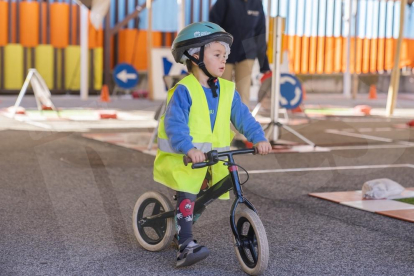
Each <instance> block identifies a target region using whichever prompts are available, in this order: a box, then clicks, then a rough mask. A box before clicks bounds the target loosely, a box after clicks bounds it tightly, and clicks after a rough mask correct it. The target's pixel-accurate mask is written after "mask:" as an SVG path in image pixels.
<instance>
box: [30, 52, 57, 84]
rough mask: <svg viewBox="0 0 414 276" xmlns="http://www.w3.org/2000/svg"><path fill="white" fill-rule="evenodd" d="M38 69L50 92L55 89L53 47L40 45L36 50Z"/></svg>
mask: <svg viewBox="0 0 414 276" xmlns="http://www.w3.org/2000/svg"><path fill="white" fill-rule="evenodd" d="M35 51H36V54H35V63H36V69H37V71H38V72H39V74H40V75H41V76H42V77H43V79H44V80H45V82H46V85H47V87H49V90H51V89H53V71H54V70H53V58H54V57H53V46H52V45H39V46H37V47H36V49H35Z"/></svg>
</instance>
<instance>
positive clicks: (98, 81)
mask: <svg viewBox="0 0 414 276" xmlns="http://www.w3.org/2000/svg"><path fill="white" fill-rule="evenodd" d="M93 52H94V54H93V57H94V73H95V74H94V87H93V88H94V89H95V90H101V88H102V76H103V48H102V47H99V48H95V49H93Z"/></svg>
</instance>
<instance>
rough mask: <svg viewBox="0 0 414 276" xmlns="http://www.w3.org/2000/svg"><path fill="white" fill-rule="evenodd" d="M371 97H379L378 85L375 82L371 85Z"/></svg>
mask: <svg viewBox="0 0 414 276" xmlns="http://www.w3.org/2000/svg"><path fill="white" fill-rule="evenodd" d="M368 98H369V99H372V100H374V99H376V98H377V87H376V86H375V84H371V86H370V87H369V96H368Z"/></svg>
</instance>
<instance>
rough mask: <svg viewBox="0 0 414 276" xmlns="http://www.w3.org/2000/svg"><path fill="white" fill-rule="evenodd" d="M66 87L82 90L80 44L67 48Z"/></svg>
mask: <svg viewBox="0 0 414 276" xmlns="http://www.w3.org/2000/svg"><path fill="white" fill-rule="evenodd" d="M65 88H66V89H69V90H80V46H68V47H66V49H65Z"/></svg>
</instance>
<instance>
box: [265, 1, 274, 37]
mask: <svg viewBox="0 0 414 276" xmlns="http://www.w3.org/2000/svg"><path fill="white" fill-rule="evenodd" d="M272 2H273V0H267V10H266V42H267V41H268V40H269V28H270V20H271V16H270V13H271V12H272ZM273 27H274V26H273Z"/></svg>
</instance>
